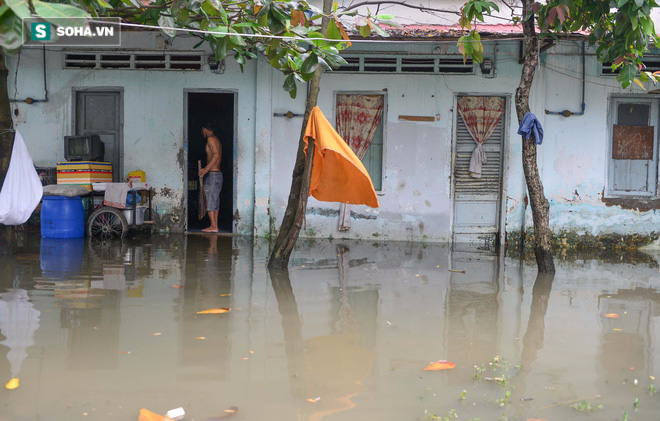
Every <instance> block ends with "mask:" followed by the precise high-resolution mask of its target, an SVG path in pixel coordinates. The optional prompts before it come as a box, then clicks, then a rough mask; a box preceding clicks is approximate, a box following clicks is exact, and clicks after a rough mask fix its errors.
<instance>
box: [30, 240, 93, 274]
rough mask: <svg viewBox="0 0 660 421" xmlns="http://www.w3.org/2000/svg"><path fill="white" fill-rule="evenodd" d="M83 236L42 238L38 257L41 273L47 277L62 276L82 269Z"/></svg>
mask: <svg viewBox="0 0 660 421" xmlns="http://www.w3.org/2000/svg"><path fill="white" fill-rule="evenodd" d="M84 254H85V239H84V238H42V239H41V250H40V253H39V258H40V262H41V274H42V275H43V276H44V277H47V278H62V279H63V278H64V277H66V276H71V275H72V274H77V273H79V272H80V270H81V269H82V263H83V256H84Z"/></svg>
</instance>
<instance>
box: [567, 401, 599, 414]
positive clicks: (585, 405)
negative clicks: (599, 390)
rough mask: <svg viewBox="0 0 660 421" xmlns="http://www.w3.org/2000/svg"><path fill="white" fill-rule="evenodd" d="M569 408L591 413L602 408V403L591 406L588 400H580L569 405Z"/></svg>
mask: <svg viewBox="0 0 660 421" xmlns="http://www.w3.org/2000/svg"><path fill="white" fill-rule="evenodd" d="M571 408H573V409H574V410H576V411H578V412H586V413H587V414H590V413H592V412H593V411H595V410H596V409H603V405H598V406H592V405H591V402H589V401H580V402H578V403H576V404H573V405H571Z"/></svg>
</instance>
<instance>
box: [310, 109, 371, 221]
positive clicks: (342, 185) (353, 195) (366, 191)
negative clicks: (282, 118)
mask: <svg viewBox="0 0 660 421" xmlns="http://www.w3.org/2000/svg"><path fill="white" fill-rule="evenodd" d="M310 137H311V138H312V139H314V141H315V142H316V144H315V148H314V166H313V167H312V180H311V183H310V186H309V194H310V196H314V197H315V198H316V199H317V200H320V201H322V202H340V203H350V204H352V205H367V206H371V207H372V208H377V207H379V206H380V205H379V204H378V198H377V197H376V190H374V185H373V183H372V182H371V178H370V177H369V173H367V170H366V169H365V168H364V165H362V161H360V159H359V158H358V157H357V156H355V153H354V152H353V151H352V150H351V148H350V147H349V146H348V145H347V144H346V142H344V140H343V139H342V138H341V137H340V136H339V134H337V132H336V131H335V129H334V128H333V127H332V125H331V124H330V122H328V120H327V119H326V118H325V116H324V115H323V113H322V112H321V110H320V109H319V107H314V109H313V110H312V112H311V114H310V115H309V121H308V122H307V128H306V130H305V137H304V140H305V143H306V144H309V139H308V138H310ZM305 154H307V146H305Z"/></svg>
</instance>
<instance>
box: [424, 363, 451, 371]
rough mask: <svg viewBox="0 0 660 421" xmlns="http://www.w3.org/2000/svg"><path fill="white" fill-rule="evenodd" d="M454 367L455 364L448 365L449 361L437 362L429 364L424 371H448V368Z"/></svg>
mask: <svg viewBox="0 0 660 421" xmlns="http://www.w3.org/2000/svg"><path fill="white" fill-rule="evenodd" d="M454 367H456V364H454V363H450V362H449V361H446V360H439V361H436V362H434V363H431V364H429V365H427V366H426V368H425V369H424V370H426V371H431V370H449V369H450V368H454Z"/></svg>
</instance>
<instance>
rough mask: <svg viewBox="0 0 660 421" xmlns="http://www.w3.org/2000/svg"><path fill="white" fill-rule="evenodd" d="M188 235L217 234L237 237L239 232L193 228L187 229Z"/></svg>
mask: <svg viewBox="0 0 660 421" xmlns="http://www.w3.org/2000/svg"><path fill="white" fill-rule="evenodd" d="M186 234H187V235H216V236H220V237H236V235H237V234H234V233H233V232H229V231H222V230H220V231H219V232H203V231H202V230H201V229H191V230H188V231H186Z"/></svg>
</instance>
